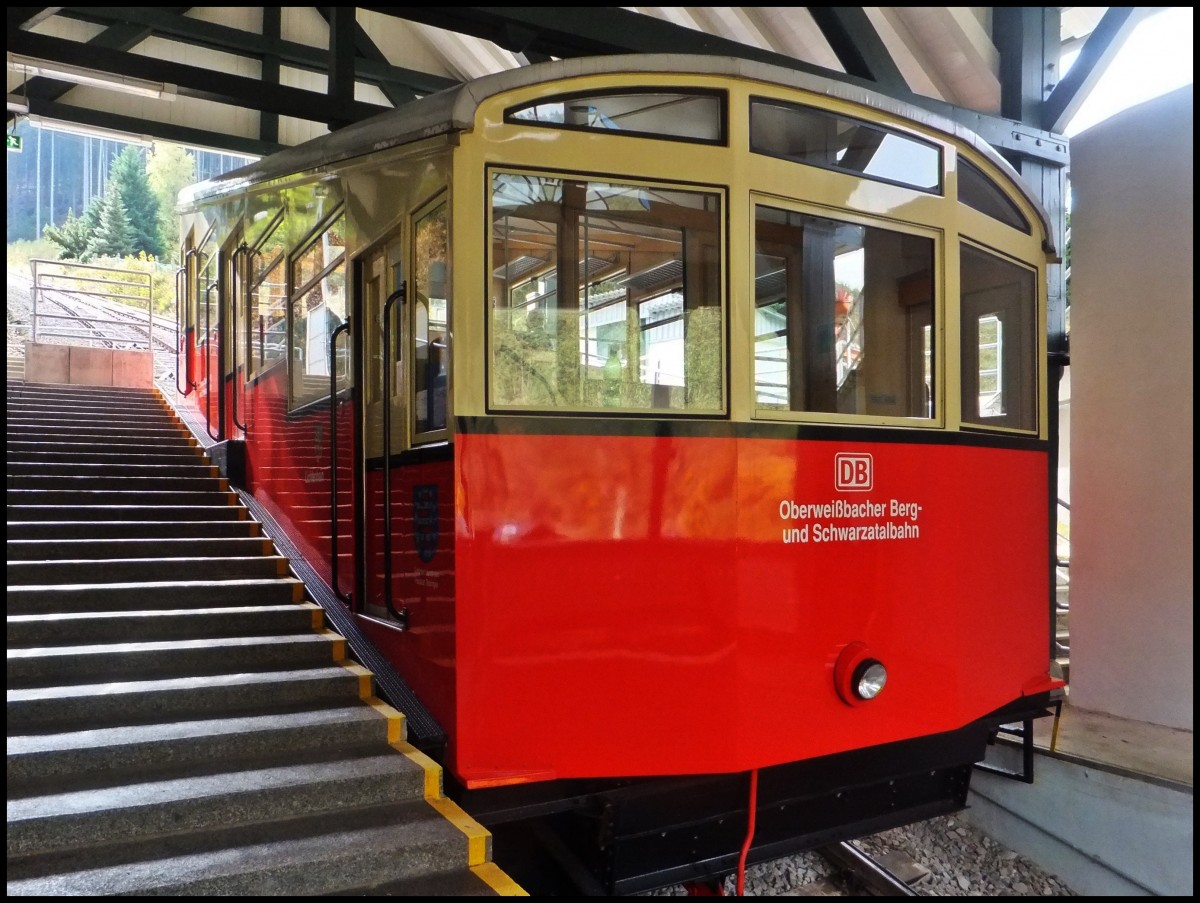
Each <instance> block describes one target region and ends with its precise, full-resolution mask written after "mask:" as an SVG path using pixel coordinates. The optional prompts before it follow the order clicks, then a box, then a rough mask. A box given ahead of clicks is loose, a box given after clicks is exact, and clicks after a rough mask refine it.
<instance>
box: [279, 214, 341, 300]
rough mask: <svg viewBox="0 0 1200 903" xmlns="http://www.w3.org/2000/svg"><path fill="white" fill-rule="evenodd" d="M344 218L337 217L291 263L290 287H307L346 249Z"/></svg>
mask: <svg viewBox="0 0 1200 903" xmlns="http://www.w3.org/2000/svg"><path fill="white" fill-rule="evenodd" d="M345 233H346V217H345V216H344V215H343V216H339V217H338V218H337V219H336V220H334V221H333V224H332V225H330V226H329V228H327V229H326V230H325V231H324V232H322V234H321V238H320V240H319V241H314V242H312V243H311V244H309V245H308V247H307V248H305V250H303V251H301V252H300V253H299V254H298V255H297V256H296V259H295V260H293V261H292V285H295V286H301V285H307V284H308V283H309V282H311V281H312V279H313V277H315V276H316V275H317V274H318V273H320V272H321V271H322V270H324V269H326V268H327V267H328V266H329V265H330V264H332V263H333V262H334V260H335V259H337V257H339V256H340V255H341V254H343V253H344V252H345V249H346V235H345Z"/></svg>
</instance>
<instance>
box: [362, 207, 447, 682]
mask: <svg viewBox="0 0 1200 903" xmlns="http://www.w3.org/2000/svg"><path fill="white" fill-rule="evenodd" d="M447 225H448V222H447V204H446V201H445V199H444V197H441V198H436V199H434V200H433V201H432V202H430V203H428V204H425V205H422V206H421V207H420V208H418V209H417V210H416V211H414V213H413V214H412V216H410V217H409V218H408V222H407V223H406V225H405V227H404V228H403V229H398V230H396V232H394V233H393V234H391V235H389V236H387V237H386V238H385V239H384V240H383V241H381V242H379V243H378V244H377V245H376V246H375V247H374V248H373V249H372V250H371V251H369V252H368V253H366V254H364V255H363V257H362V258H360V260H359V263H358V268H357V279H358V284H359V291H358V292H357V293H356V298H357V306H358V308H359V310H358V311H357V315H356V317H355V320H356V321H357V322H359V323H362V324H364V327H363V329H362V330H361V335H359V336H357V337H356V347H357V348H358V349H359V350H360V353H359V354H358V355H357V359H358V361H359V362H360V369H359V372H358V374H357V383H356V384H357V385H358V386H360V387H361V388H360V398H361V399H362V406H363V416H362V418H361V421H360V422H361V424H362V434H361V436H360V437H359V445H358V447H359V448H360V449H361V457H360V461H361V462H362V468H363V472H362V479H360V480H359V481H358V483H357V486H358V489H357V493H356V508H357V511H358V512H359V514H358V521H357V524H358V526H359V527H360V529H356V531H355V533H356V537H357V543H356V550H355V551H356V556H355V557H356V560H357V561H358V563H359V574H358V581H357V584H358V586H359V592H360V594H361V595H360V598H361V599H362V600H363V604H362V605H361V606H359V611H360V612H361V613H362V614H364V615H366V616H368V617H371V618H374V619H378V620H380V621H382V622H384V623H386V624H390V625H392V626H394V627H398V628H407V627H409V626H410V625H414V626H417V627H421V628H423V629H422V630H421V631H420V634H421V636H422V637H423V639H422V640H421V641H420V642H422V643H427V642H429V641H428V640H427V639H425V638H427V637H428V636H429V635H430V634H431V633H436V632H437V631H436V630H430V628H434V627H436V626H437V625H441V624H443V623H445V622H448V620H449V617H450V611H449V606H450V605H451V604H452V602H453V560H452V557H451V556H452V554H453V527H454V522H453V498H454V492H453V490H454V484H453V478H452V460H451V452H450V444H449V438H450V431H449V428H448V427H449V419H448V418H449V408H450V404H449V402H450V386H449V374H450V358H449V353H450V348H449V341H448V339H449V328H448V321H449V293H448V285H449V281H448V264H449V249H448V232H447ZM439 603H442V604H439ZM415 655H417V656H418V657H420V658H422V659H423V660H426V661H428V660H430V659H432V658H437V657H440V655H439V653H437V652H436V651H431V650H424V651H421V652H417V653H415ZM418 667H419V666H418Z"/></svg>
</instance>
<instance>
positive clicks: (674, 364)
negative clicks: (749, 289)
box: [490, 172, 725, 414]
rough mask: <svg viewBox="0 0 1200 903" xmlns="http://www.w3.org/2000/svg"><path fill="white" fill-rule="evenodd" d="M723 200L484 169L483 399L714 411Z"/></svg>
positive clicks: (719, 403)
mask: <svg viewBox="0 0 1200 903" xmlns="http://www.w3.org/2000/svg"><path fill="white" fill-rule="evenodd" d="M720 224H721V197H720V195H718V194H716V193H715V192H704V191H692V190H688V191H683V190H678V189H674V188H666V187H662V186H657V187H647V186H637V185H624V184H619V183H612V182H589V181H583V180H572V179H562V178H555V177H549V176H536V175H517V174H512V173H503V172H497V173H494V174H493V177H492V236H491V239H492V268H493V269H492V277H493V278H492V329H491V362H492V369H491V378H490V386H491V400H492V404H493V405H494V406H495V407H500V408H518V409H537V410H564V411H581V410H611V409H622V410H627V411H663V412H676V413H683V412H687V413H701V414H715V413H720V412H722V411H723V409H724V372H725V366H724V354H723V349H724V328H723V322H724V316H723V310H722V294H723V292H722V289H721V284H722V283H721V240H720Z"/></svg>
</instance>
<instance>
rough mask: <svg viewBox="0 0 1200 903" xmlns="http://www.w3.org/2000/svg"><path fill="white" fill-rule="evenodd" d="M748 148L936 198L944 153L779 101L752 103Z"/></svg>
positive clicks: (890, 133) (862, 124) (876, 128)
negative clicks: (928, 194)
mask: <svg viewBox="0 0 1200 903" xmlns="http://www.w3.org/2000/svg"><path fill="white" fill-rule="evenodd" d="M750 149H751V150H752V151H754V152H755V153H759V154H767V155H768V156H772V157H782V158H784V159H785V160H793V161H795V162H796V163H804V164H806V165H808V166H820V167H822V168H824V169H836V170H841V171H842V172H848V173H854V174H855V175H860V176H866V177H867V178H870V179H878V180H880V181H882V182H894V183H896V184H899V185H907V186H908V187H910V188H917V189H919V190H921V191H929V192H933V193H937V194H940V193H941V190H942V152H941V149H940V148H938V147H937V146H936V145H934V144H930V143H929V142H927V141H920V140H918V139H916V138H913V137H911V136H909V135H904V134H901V133H900V132H897V131H894V130H892V129H888V128H884V127H883V126H879V125H874V124H872V123H868V122H863V121H860V120H858V119H851V118H849V117H847V116H838V115H837V114H835V113H829V112H826V111H824V110H817V109H814V108H812V107H805V106H801V105H799V104H792V103H784V102H783V101H778V100H766V99H762V98H759V99H755V100H752V101H751V102H750Z"/></svg>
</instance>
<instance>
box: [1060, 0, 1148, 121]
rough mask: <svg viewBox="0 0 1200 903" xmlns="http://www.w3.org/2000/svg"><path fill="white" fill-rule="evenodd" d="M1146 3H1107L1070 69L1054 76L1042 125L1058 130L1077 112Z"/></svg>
mask: <svg viewBox="0 0 1200 903" xmlns="http://www.w3.org/2000/svg"><path fill="white" fill-rule="evenodd" d="M1148 12H1150V10H1149V9H1148V8H1147V7H1137V6H1110V7H1109V8H1108V9H1107V11H1105V13H1104V16H1103V17H1102V18H1101V19H1100V21H1099V22H1098V23H1097V24H1096V27H1095V28H1094V29H1093V30H1092V33H1091V34H1090V35H1088V37H1087V40H1086V41H1084V43H1083V47H1082V49H1081V50H1080V51H1079V56H1078V57H1077V58H1076V60H1075V63H1074V65H1072V66H1071V69H1070V71H1069V72H1068V73H1067V74H1066V75H1065V76H1063V77H1062V78H1061V79H1059V80H1058V84H1056V85H1054V86H1053V88H1052V89H1051V91H1050V96H1049V97H1047V98H1046V101H1045V103H1044V105H1043V109H1042V118H1041V122H1042V125H1043V126H1044V127H1045V128H1047V129H1049V130H1050V131H1052V132H1061V131H1062V130H1063V129H1065V128H1066V127H1067V123H1068V122H1070V121H1071V119H1072V118H1073V117H1074V116H1075V114H1076V113H1078V112H1079V108H1080V107H1081V106H1082V105H1083V102H1084V101H1085V100H1086V99H1087V97H1088V95H1089V94H1090V93H1091V90H1092V88H1094V87H1095V85H1096V82H1098V81H1099V80H1100V78H1101V76H1103V75H1104V72H1105V70H1107V69H1108V66H1109V64H1110V63H1112V61H1113V59H1114V58H1115V57H1116V55H1117V52H1118V51H1119V50H1120V49H1121V47H1122V45H1123V44H1124V43H1125V40H1126V39H1127V38H1128V37H1129V35H1130V33H1132V31H1133V29H1134V28H1135V27H1136V26H1137V25H1138V23H1139V22H1141V21H1142V19H1144V18H1145V16H1146V13H1148Z"/></svg>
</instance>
